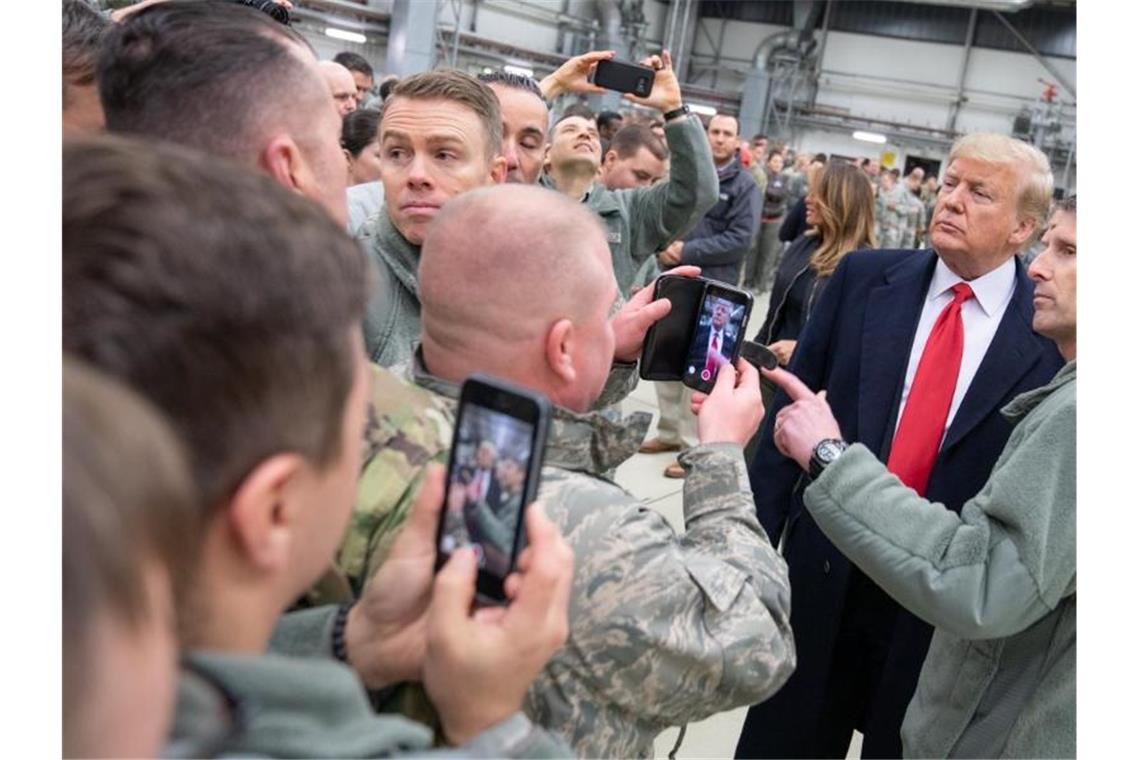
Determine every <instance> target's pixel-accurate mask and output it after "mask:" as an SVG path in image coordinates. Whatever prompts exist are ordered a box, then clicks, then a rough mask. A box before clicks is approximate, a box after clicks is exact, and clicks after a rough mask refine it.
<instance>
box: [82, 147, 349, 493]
mask: <svg viewBox="0 0 1140 760" xmlns="http://www.w3.org/2000/svg"><path fill="white" fill-rule="evenodd" d="M366 282H367V267H366V264H365V260H364V258H363V255H362V253H361V251H360V249H359V248H358V247H357V245H356V244H355V243H354V242H353V241H352V239H351V238H349V237H348V236H347V234H345V232H344V230H343V229H342V228H341V227H340V226H339V225H337V224H336V222H334V221H333V220H332V219H331V218H330V217H329V215H328V214H327V213H326V212H325V211H324V210H323V209H322V208H321V207H319V206H317V205H316V204H315V203H313V202H312V201H309V200H308V199H306V198H303V197H302V196H300V195H297V194H296V193H292V192H289V191H288V190H286V189H284V188H283V187H281V186H279V185H278V184H276V183H275V182H274V181H273V180H272V179H270V178H268V177H265V176H262V175H261V174H259V173H256V172H252V171H249V170H246V169H244V168H243V167H240V166H237V165H234V164H232V163H230V162H227V161H224V160H219V159H216V158H213V157H211V156H207V155H205V154H203V153H200V152H198V151H193V150H188V149H185V148H182V147H180V146H175V145H169V144H155V143H148V142H145V141H141V140H131V139H125V138H102V139H100V140H96V141H88V142H79V143H75V144H71V145H66V146H65V147H64V151H63V342H64V349H65V350H67V351H70V352H72V353H74V354H76V355H78V356H80V357H82V358H83V359H85V360H86V361H88V362H90V363H91V364H93V365H95V366H97V367H99V368H100V369H102V370H103V371H105V372H107V373H109V374H111V375H114V376H115V377H117V378H119V379H120V380H122V381H124V382H125V383H126V384H127V385H129V386H130V387H131V388H133V389H134V390H136V391H138V392H139V393H141V394H142V395H144V396H145V397H146V398H148V399H149V400H150V401H151V402H153V403H154V404H155V405H156V406H158V407H159V408H160V409H161V410H163V412H165V413H166V415H167V416H168V417H169V419H170V421H171V423H172V424H173V425H174V428H175V430H176V431H177V432H178V433H179V435H180V437H181V439H182V440H183V442H184V443H185V444H186V445H187V448H188V452H189V455H190V457H191V464H192V467H193V472H194V477H195V481H196V483H197V486H198V489H199V492H200V494H201V496H202V499H203V502H204V506H206V507H211V506H214V505H218V504H221V503H224V502H225V501H226V500H227V499H228V498H229V497H230V496H231V495H232V493H233V490H234V489H235V488H236V487H237V486H238V485H239V484H240V483H241V481H242V479H243V478H245V477H246V475H247V474H248V473H249V471H250V470H251V469H252V468H253V467H254V466H256V465H257V464H258V463H259V462H261V461H262V460H263V459H264V458H266V457H267V456H270V455H272V454H274V453H278V452H286V451H288V452H296V453H298V454H300V455H301V456H303V457H305V458H306V459H307V460H309V461H310V462H311V463H313V464H314V466H318V467H320V466H323V465H325V464H327V463H328V462H330V461H331V460H332V459H333V458H334V457H335V456H336V455H337V453H338V452H339V450H340V449H341V445H340V436H341V427H342V418H343V413H344V405H345V399H346V397H347V396H348V392H349V389H350V388H351V384H352V377H353V372H354V357H355V355H356V353H357V352H358V351H359V348H357V347H354V346H353V345H352V343H351V341H350V340H349V330H350V328H352V327H353V326H355V325H358V324H359V323H360V321H361V320H362V318H363V310H364V302H365V297H366V294H365V288H366Z"/></svg>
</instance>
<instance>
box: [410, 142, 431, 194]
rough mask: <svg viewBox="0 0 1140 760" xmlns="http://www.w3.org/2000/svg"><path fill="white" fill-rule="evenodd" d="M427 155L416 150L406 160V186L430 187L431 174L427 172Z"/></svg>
mask: <svg viewBox="0 0 1140 760" xmlns="http://www.w3.org/2000/svg"><path fill="white" fill-rule="evenodd" d="M427 164H428V161H427V156H426V155H425V154H424V153H422V152H419V151H417V152H416V154H415V155H414V156H413V157H412V160H411V161H409V162H408V186H409V187H415V188H420V189H423V188H428V187H431V184H432V180H431V174H430V172H428V167H427Z"/></svg>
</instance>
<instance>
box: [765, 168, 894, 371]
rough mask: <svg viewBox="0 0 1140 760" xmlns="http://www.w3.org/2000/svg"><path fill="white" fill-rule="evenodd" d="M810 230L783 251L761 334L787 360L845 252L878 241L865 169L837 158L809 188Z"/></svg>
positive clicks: (806, 199)
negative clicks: (864, 174)
mask: <svg viewBox="0 0 1140 760" xmlns="http://www.w3.org/2000/svg"><path fill="white" fill-rule="evenodd" d="M805 201H806V204H807V224H808V227H809V229H808V231H807V232H806V233H804V234H803V235H802V236H801V237H799V238H797V239H796V240H795V241H794V242H793V243H792V244H791V245H790V246H789V247H788V249H787V250H786V251H785V252H784V255H783V257H782V258H781V259H780V266H779V268H778V269H777V270H776V280H775V284H774V285H773V286H772V297H771V298H770V299H769V301H768V313H767V315H766V316H765V318H764V324H763V325H762V326H761V327H760V332H759V333H758V334H757V338H756V340H757V341H758V342H760V343H764V344H766V345H767V346H768V348H770V349H772V352H773V353H774V354H776V357H777V358H778V359H779V361H780V364H781V365H784V366H787V364H788V362H790V361H791V357H792V352H793V351H795V348H796V341H797V340H799V335H800V332H801V331H802V330H803V328H804V325H805V324H806V323H807V320H808V317H809V316H810V315H811V310H812V307H813V306H815V303H816V301H817V299H818V298H819V294H820V293H821V292H822V291H823V287H824V286H825V285H826V284H827V282H828V280H829V279H830V278H831V275H832V273H834V272H835V268H836V267H837V266H839V262H840V261H842V259H843V257H844V256H845V255H847V254H848V253H849V252H851V251H856V250H860V249H863V248H872V247H874V245H875V199H874V196H873V195H872V193H871V187H870V185H869V184H868V183H867V181H866V179H865V177H863V176H862V175H861V174H860V170H859V169H857V168H856V167H854V166H852V165H850V164H844V163H839V162H837V161H832V162H831V163H829V164H827V166H826V167H825V168H823V169H822V171H820V172H819V173H818V174H817V175H816V178H815V180H814V182H813V184H812V187H811V189H810V190H809V191H808V195H807V198H805Z"/></svg>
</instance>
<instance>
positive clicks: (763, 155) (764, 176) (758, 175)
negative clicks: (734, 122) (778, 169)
mask: <svg viewBox="0 0 1140 760" xmlns="http://www.w3.org/2000/svg"><path fill="white" fill-rule="evenodd" d="M747 150H748V156H749V159H750V160H749V162H748V171H749V172H751V173H752V179H754V180H756V187H758V188H759V189H760V195H764V193H765V192H766V191H767V190H768V171H767V162H768V136H767V135H765V134H757V135H753V136H752V144H751V147H749V148H748V149H747Z"/></svg>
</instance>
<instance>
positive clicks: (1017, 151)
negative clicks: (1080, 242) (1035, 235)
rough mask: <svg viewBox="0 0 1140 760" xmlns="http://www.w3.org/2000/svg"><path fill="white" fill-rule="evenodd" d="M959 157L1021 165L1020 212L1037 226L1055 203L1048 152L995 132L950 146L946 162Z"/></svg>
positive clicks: (968, 137)
mask: <svg viewBox="0 0 1140 760" xmlns="http://www.w3.org/2000/svg"><path fill="white" fill-rule="evenodd" d="M958 158H972V159H975V160H978V161H985V162H987V163H992V164H1020V165H1021V167H1022V169H1021V189H1020V195H1019V197H1018V199H1017V211H1018V213H1019V214H1021V215H1023V216H1029V217H1032V218H1033V220H1034V222H1035V223H1036V226H1037V227H1041V226H1042V225H1043V224H1045V221H1046V220H1047V219H1048V218H1049V209H1050V207H1051V206H1052V203H1053V170H1052V169H1051V168H1050V167H1049V159H1047V158H1045V154H1044V153H1042V152H1041V151H1039V150H1038V149H1037V148H1035V147H1033V146H1032V145H1030V144H1029V143H1026V142H1022V141H1021V140H1016V139H1014V138H1012V137H1009V136H1008V135H1000V134H997V133H994V132H975V133H974V134H970V135H963V136H962V137H959V138H958V139H957V140H955V141H954V145H953V146H952V147H951V148H950V158H949V160H948V161H947V165H949V164H952V163H954V160H955V159H958Z"/></svg>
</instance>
